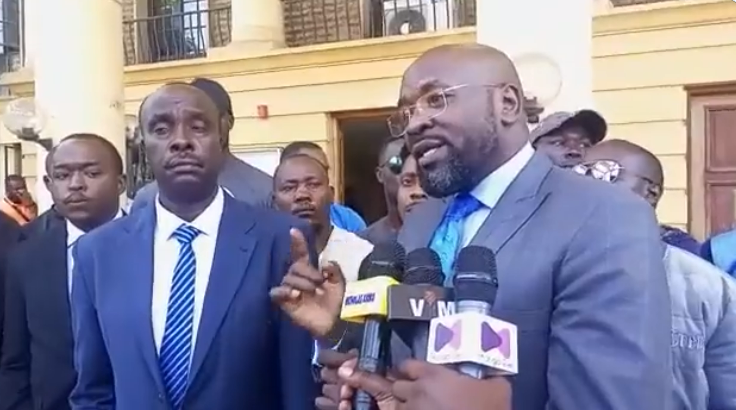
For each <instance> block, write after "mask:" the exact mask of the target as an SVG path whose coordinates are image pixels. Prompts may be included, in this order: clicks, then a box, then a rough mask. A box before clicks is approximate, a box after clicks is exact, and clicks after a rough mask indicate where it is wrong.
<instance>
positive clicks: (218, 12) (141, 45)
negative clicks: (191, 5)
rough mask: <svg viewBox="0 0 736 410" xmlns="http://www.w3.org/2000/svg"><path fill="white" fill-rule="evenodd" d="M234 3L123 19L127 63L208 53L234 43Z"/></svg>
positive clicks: (188, 57)
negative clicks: (205, 8)
mask: <svg viewBox="0 0 736 410" xmlns="http://www.w3.org/2000/svg"><path fill="white" fill-rule="evenodd" d="M230 31H231V18H230V7H221V8H216V9H210V10H202V11H190V12H183V13H171V14H165V15H160V16H154V17H146V18H139V19H134V20H128V21H125V22H123V44H124V48H125V63H126V64H127V65H134V64H147V63H158V62H162V61H174V60H186V59H191V58H199V57H206V56H207V50H208V49H209V48H210V47H222V46H225V45H227V44H228V43H230Z"/></svg>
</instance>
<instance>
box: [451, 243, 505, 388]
mask: <svg viewBox="0 0 736 410" xmlns="http://www.w3.org/2000/svg"><path fill="white" fill-rule="evenodd" d="M452 284H453V286H454V287H455V309H456V311H457V314H458V315H461V314H463V313H477V314H480V315H483V316H491V310H492V309H493V304H494V303H495V302H496V293H498V271H497V268H496V255H495V254H494V253H493V251H492V250H490V249H488V248H484V247H482V246H468V247H465V248H463V249H462V250H460V253H459V254H458V256H457V260H456V262H455V277H454V278H453V280H452ZM457 369H458V371H459V372H460V373H463V374H465V375H467V376H470V377H472V378H475V379H483V378H485V377H486V375H487V373H488V367H486V366H483V365H480V364H478V363H474V362H465V363H459V364H458V366H457Z"/></svg>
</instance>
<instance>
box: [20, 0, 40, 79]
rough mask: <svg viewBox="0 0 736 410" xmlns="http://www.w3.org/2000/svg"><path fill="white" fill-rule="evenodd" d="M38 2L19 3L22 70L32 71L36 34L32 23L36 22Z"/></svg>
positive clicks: (25, 0)
mask: <svg viewBox="0 0 736 410" xmlns="http://www.w3.org/2000/svg"><path fill="white" fill-rule="evenodd" d="M39 1H40V0H22V1H21V3H20V4H21V7H22V9H21V13H22V14H21V19H22V20H21V41H22V44H23V68H28V69H31V70H32V69H33V56H34V52H35V50H36V38H37V37H38V32H37V30H36V27H35V26H34V23H35V22H36V21H37V20H38V18H37V13H36V10H38V4H39Z"/></svg>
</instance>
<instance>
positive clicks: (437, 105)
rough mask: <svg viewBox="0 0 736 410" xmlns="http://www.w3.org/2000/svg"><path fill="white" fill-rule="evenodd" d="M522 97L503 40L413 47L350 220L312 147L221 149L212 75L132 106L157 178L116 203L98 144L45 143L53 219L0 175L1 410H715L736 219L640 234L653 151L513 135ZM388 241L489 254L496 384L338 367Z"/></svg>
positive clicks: (568, 131)
mask: <svg viewBox="0 0 736 410" xmlns="http://www.w3.org/2000/svg"><path fill="white" fill-rule="evenodd" d="M524 108H525V107H524V98H523V94H522V86H521V84H520V80H519V77H518V75H517V73H516V70H515V67H514V66H513V63H512V62H511V61H510V60H509V58H508V57H507V56H506V55H505V54H503V53H502V52H500V51H498V50H495V49H493V48H490V47H486V46H480V45H475V44H467V45H453V46H441V47H437V48H434V49H432V50H429V51H428V52H426V53H424V54H423V55H422V56H421V57H419V58H418V59H417V60H416V61H415V62H414V63H413V64H411V66H410V67H409V68H408V69H407V70H406V72H405V74H404V76H403V80H402V85H401V89H400V99H399V104H398V107H397V111H396V113H395V114H394V115H392V116H391V117H390V118H389V119H388V128H389V131H390V135H389V136H386V138H385V141H384V143H383V144H382V146H381V149H380V153H379V156H378V158H377V159H376V177H377V179H378V181H379V182H380V183H381V184H382V185H383V188H384V193H385V201H386V208H387V214H386V215H385V216H384V217H383V218H381V219H379V220H378V221H376V222H374V223H373V224H371V225H370V226H367V227H366V225H365V222H364V221H363V220H362V219H361V217H360V216H359V215H358V214H357V213H355V212H354V211H353V210H351V209H349V208H347V207H345V206H343V205H341V204H338V203H336V202H335V198H334V191H333V188H332V186H331V184H330V180H329V163H328V160H327V156H326V155H325V152H324V151H323V150H322V148H321V147H320V146H319V145H316V144H314V143H311V142H307V141H297V142H294V143H291V144H289V145H288V146H286V147H285V148H284V149H283V151H282V154H281V158H280V163H279V165H278V167H277V168H276V170H275V172H274V175H273V176H269V175H267V174H265V173H263V172H261V171H260V170H258V169H257V168H255V167H253V166H251V165H249V164H247V163H245V162H242V161H240V160H239V159H238V158H236V157H235V156H234V155H233V154H231V153H230V151H229V136H230V131H231V130H232V128H233V126H234V124H235V115H234V112H233V109H232V105H231V102H230V98H229V96H228V94H227V92H226V90H225V89H224V88H223V87H222V86H221V85H220V84H218V83H217V82H215V81H212V80H209V79H201V78H200V79H195V80H194V81H192V82H191V83H170V84H166V85H164V86H162V87H161V88H159V89H158V90H156V91H154V92H153V93H152V94H150V95H149V96H148V97H146V99H145V100H144V101H143V102H142V103H141V107H140V112H139V116H138V117H139V121H140V131H141V133H142V135H143V139H144V143H145V144H144V145H145V153H146V155H147V158H148V160H149V162H150V164H151V168H152V171H153V174H154V177H155V182H154V183H152V184H150V185H149V186H146V187H144V188H143V189H142V190H141V191H140V192H139V193H138V194H137V196H136V198H135V201H134V203H133V204H132V206H131V207H130V210H129V212H126V211H125V210H124V209H123V207H122V206H121V203H120V197H121V194H122V193H123V191H124V188H125V186H126V184H125V176H124V174H123V161H122V158H121V157H120V154H119V153H118V152H117V150H116V149H115V147H114V146H113V145H112V144H111V143H110V142H109V141H108V140H106V139H105V138H104V136H99V135H95V134H88V133H78V134H72V135H69V136H67V137H65V138H63V139H62V140H61V141H60V142H59V143H58V144H56V145H55V146H54V147H53V148H52V149H51V151H50V152H49V154H48V157H47V160H46V175H45V176H44V182H45V184H46V187H47V189H48V191H49V193H50V194H51V198H52V200H53V206H52V208H51V209H49V210H48V211H46V212H44V213H43V214H41V215H40V216H38V217H36V216H35V206H34V205H32V200H30V196H29V195H28V193H27V189H26V187H25V182H24V181H23V179H22V178H18V177H9V178H8V179H7V181H6V198H5V199H4V203H3V207H2V208H0V211H2V213H0V240H2V247H1V249H2V264H1V265H0V266H2V271H1V273H2V280H0V284H2V285H3V288H4V289H0V291H1V292H0V294H2V296H3V301H2V303H0V306H2V307H3V309H2V311H0V317H1V318H3V322H2V323H1V324H0V325H1V326H2V336H3V337H2V341H1V343H0V346H1V349H0V410H26V409H47V410H66V409H73V410H102V409H118V410H141V409H172V410H181V409H192V410H211V409H222V410H230V409H262V410H270V409H273V410H276V409H279V410H306V409H310V410H311V409H315V408H317V409H332V410H348V409H350V408H351V398H352V396H353V393H354V391H355V389H362V390H364V391H366V392H368V393H369V394H371V395H372V396H373V397H374V398H375V399H376V402H377V406H378V408H379V409H380V410H420V409H421V410H476V409H477V410H497V409H498V410H507V409H514V410H543V409H561V410H577V409H615V410H631V409H646V410H680V409H688V410H690V409H692V410H700V409H703V410H718V409H736V389H734V388H733V386H734V385H736V305H735V304H734V303H733V298H734V296H736V283H735V282H734V281H733V279H732V278H731V277H730V276H729V273H731V274H733V273H734V272H735V271H736V251H734V249H736V233H734V232H736V231H732V232H726V233H723V234H720V235H717V236H715V237H714V238H712V239H711V240H709V241H707V242H706V243H705V245H703V246H702V247H701V245H700V244H699V243H698V242H697V241H696V240H695V239H694V238H692V237H691V236H690V235H688V234H687V233H686V232H684V231H682V230H680V229H677V228H674V227H670V226H665V225H660V224H658V223H657V221H656V213H655V211H654V210H655V208H656V206H657V204H658V202H659V200H660V198H661V196H662V193H663V189H664V173H663V170H662V165H661V163H660V162H659V160H658V159H657V157H656V156H654V155H653V154H652V153H650V152H649V151H647V150H646V149H645V148H643V147H641V146H638V145H635V144H633V143H631V142H628V141H625V140H617V139H606V138H605V137H606V133H607V125H606V121H605V119H604V118H603V117H602V116H601V115H600V114H599V113H597V112H595V111H593V110H589V109H582V110H580V111H575V112H560V113H553V114H551V115H549V116H547V117H546V118H544V119H543V120H542V122H541V123H540V124H539V125H537V126H536V128H535V129H533V130H532V131H531V132H530V131H529V127H528V124H527V118H526V113H525V110H524ZM387 241H398V242H399V243H401V244H402V245H403V247H404V248H405V249H406V251H411V250H413V249H417V248H423V247H430V248H432V249H433V250H435V251H436V252H437V254H438V255H440V257H441V261H442V265H443V267H444V271H445V272H446V274H447V275H448V276H449V277H450V279H451V272H452V265H453V262H454V258H455V256H456V255H457V253H458V251H459V249H461V248H463V247H465V246H468V245H479V246H484V247H487V248H490V249H492V250H493V251H494V252H495V254H496V259H497V266H498V272H499V279H498V280H499V284H500V285H499V293H498V297H497V300H496V303H495V305H494V315H495V316H498V317H499V318H501V319H503V320H506V321H508V322H511V323H514V324H515V325H516V326H517V327H518V329H519V374H518V375H517V376H515V377H514V378H513V379H510V378H506V377H502V376H494V377H490V378H488V379H485V380H475V379H471V378H469V377H466V376H464V375H461V374H460V373H457V372H456V371H454V370H452V369H449V368H445V367H442V366H439V365H433V364H428V363H425V362H423V361H421V360H416V359H412V358H411V354H410V352H409V349H408V348H407V346H405V345H403V343H402V342H400V341H398V340H394V341H393V345H392V354H391V359H392V361H393V366H392V372H391V377H381V376H379V375H376V374H368V373H364V372H361V371H358V370H357V369H356V353H355V350H354V348H358V347H360V343H359V337H355V335H354V334H351V330H350V329H348V330H346V327H345V325H344V323H342V322H341V321H340V320H339V319H338V317H339V313H340V307H341V304H342V299H343V295H344V293H345V286H346V282H351V281H355V280H358V279H359V278H358V273H359V269H360V263H361V262H362V261H363V259H364V258H365V257H366V256H367V255H368V254H370V253H371V252H372V250H373V247H374V245H377V244H381V243H385V242H387ZM701 248H702V249H701ZM701 252H702V254H701ZM449 283H451V280H448V284H449ZM315 374H316V375H318V376H319V377H318V380H316V381H315Z"/></svg>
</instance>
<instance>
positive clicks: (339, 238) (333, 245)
mask: <svg viewBox="0 0 736 410" xmlns="http://www.w3.org/2000/svg"><path fill="white" fill-rule="evenodd" d="M371 252H373V244H372V243H370V242H368V241H366V240H365V239H363V238H361V237H359V236H358V235H356V234H354V233H352V232H349V231H346V230H344V229H341V228H338V227H336V226H333V227H332V233H330V237H329V238H328V239H327V246H325V249H324V250H323V251H322V252H321V253H320V254H319V264H320V266H322V265H324V264H326V263H327V262H330V261H334V262H337V264H338V265H340V270H341V271H342V274H343V276H345V281H346V282H353V281H356V280H358V270H360V263H361V262H363V259H365V257H366V256H368V254H369V253H371ZM338 347H340V342H338V343H337V344H332V343H331V342H329V341H326V340H315V341H314V352H313V353H312V364H315V365H316V364H317V355H318V354H319V350H320V349H337V348H338Z"/></svg>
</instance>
